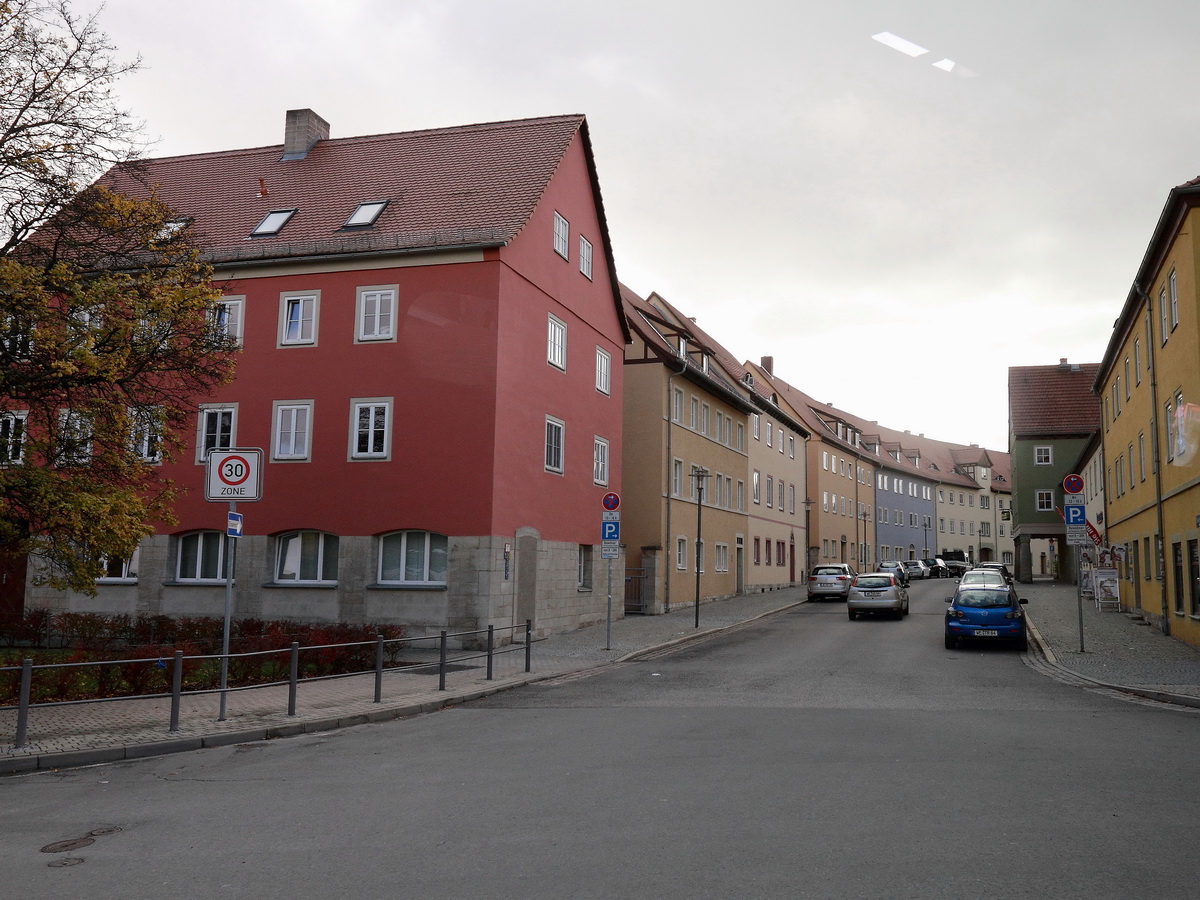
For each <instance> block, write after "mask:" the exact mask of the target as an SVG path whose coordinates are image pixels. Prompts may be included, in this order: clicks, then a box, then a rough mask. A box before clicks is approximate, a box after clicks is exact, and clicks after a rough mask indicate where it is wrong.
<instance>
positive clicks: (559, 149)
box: [103, 115, 615, 292]
mask: <svg viewBox="0 0 1200 900" xmlns="http://www.w3.org/2000/svg"><path fill="white" fill-rule="evenodd" d="M585 127H586V123H585V120H584V117H583V116H581V115H569V116H556V117H549V118H540V119H522V120H519V121H512V122H494V123H490V124H483V125H467V126H461V127H454V128H435V129H429V130H424V131H409V132H400V133H396V134H381V135H372V136H368V137H350V138H325V139H324V140H319V141H317V142H316V144H314V145H313V146H312V148H311V149H310V150H309V151H308V152H307V154H306V155H305V156H304V158H302V159H284V158H283V156H284V147H283V145H282V144H276V145H272V146H268V147H258V148H254V149H249V150H228V151H223V152H219V153H202V154H197V155H192V156H175V157H166V158H162V159H150V160H144V161H141V162H139V163H134V164H129V165H122V166H117V167H115V168H114V169H113V170H111V171H110V172H109V173H108V174H107V175H106V176H105V177H104V179H103V183H105V184H107V185H109V186H110V187H115V188H116V189H118V190H122V191H125V192H127V193H130V194H133V195H135V196H136V195H140V194H142V193H144V192H145V189H146V187H147V186H149V185H154V186H156V187H157V190H158V194H159V197H160V198H161V199H162V200H164V201H165V202H166V203H168V204H169V205H171V206H172V207H174V208H176V209H178V210H179V211H180V212H181V213H182V214H184V215H185V216H187V217H188V218H189V219H191V220H192V222H193V225H192V228H193V235H194V239H195V241H196V243H197V244H199V245H200V246H201V247H202V248H204V250H205V253H206V256H207V257H208V258H210V259H211V260H213V261H215V262H232V261H238V260H255V259H264V260H265V259H282V258H289V257H296V256H313V255H318V254H320V255H326V254H333V253H361V252H372V251H384V250H417V249H433V248H449V247H489V246H501V245H503V244H506V243H507V242H509V241H511V240H512V239H513V237H514V236H515V235H516V234H517V233H518V232H519V231H520V230H521V228H522V227H523V226H524V224H525V223H526V221H528V219H529V216H530V214H531V213H532V212H533V209H534V207H535V206H536V204H537V202H538V200H539V199H540V197H541V196H542V193H543V191H544V190H545V188H546V185H547V184H548V183H549V181H550V178H551V176H552V175H553V174H554V171H555V169H556V168H557V166H558V164H559V162H560V160H561V159H562V156H563V154H564V152H565V151H566V149H567V146H568V145H569V144H570V142H571V141H572V140H573V139H574V137H575V136H576V134H578V133H579V132H580V131H581V130H582V129H585ZM585 139H586V135H585ZM585 149H586V150H587V152H588V156H589V164H590V155H591V154H590V147H587V148H585ZM593 182H594V174H593ZM593 188H594V190H596V192H597V206H598V209H599V197H598V188H597V187H596V186H595V184H593ZM376 200H386V201H388V204H387V207H386V208H385V209H384V210H383V213H382V214H381V215H380V217H379V219H378V220H377V221H376V222H375V224H374V225H373V226H372V227H370V228H368V229H353V228H351V229H346V228H344V227H343V226H344V225H345V223H346V220H347V219H348V218H349V216H350V215H351V213H353V212H354V210H355V209H356V207H357V206H358V205H359V204H360V203H364V202H369V201H376ZM280 209H295V210H296V213H295V215H294V216H292V218H291V219H290V220H289V221H288V223H287V225H286V226H285V227H284V228H283V229H282V230H281V231H280V232H279V233H278V234H277V235H275V236H270V237H257V238H251V237H250V233H251V231H252V230H253V229H254V227H255V226H256V225H257V224H258V223H259V222H260V221H261V220H262V218H263V217H264V216H265V215H266V214H267V213H268V212H271V211H272V210H280ZM601 222H602V223H603V212H602V211H601ZM606 238H607V236H606ZM614 292H615V285H614Z"/></svg>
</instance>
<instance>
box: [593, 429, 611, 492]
mask: <svg viewBox="0 0 1200 900" xmlns="http://www.w3.org/2000/svg"><path fill="white" fill-rule="evenodd" d="M592 481H593V482H594V483H596V484H608V441H606V440H605V439H604V438H602V437H598V438H596V439H595V440H594V441H593V443H592Z"/></svg>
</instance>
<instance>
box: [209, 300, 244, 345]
mask: <svg viewBox="0 0 1200 900" xmlns="http://www.w3.org/2000/svg"><path fill="white" fill-rule="evenodd" d="M245 309H246V298H245V296H239V297H222V298H221V299H220V300H218V301H217V302H216V303H214V304H213V311H212V323H213V328H214V329H215V330H216V332H217V334H220V335H224V336H225V337H227V338H228V339H229V340H230V341H232V342H233V343H234V344H235V345H236V346H238V347H240V346H242V334H243V327H242V321H243V315H244V313H245Z"/></svg>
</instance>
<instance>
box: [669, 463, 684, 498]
mask: <svg viewBox="0 0 1200 900" xmlns="http://www.w3.org/2000/svg"><path fill="white" fill-rule="evenodd" d="M682 493H683V460H682V459H676V460H674V461H673V462H672V463H671V495H672V496H674V497H678V496H680V495H681V494H682Z"/></svg>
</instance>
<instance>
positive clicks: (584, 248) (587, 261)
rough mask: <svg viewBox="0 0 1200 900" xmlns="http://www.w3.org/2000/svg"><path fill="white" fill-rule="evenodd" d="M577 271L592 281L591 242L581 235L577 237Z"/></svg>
mask: <svg viewBox="0 0 1200 900" xmlns="http://www.w3.org/2000/svg"><path fill="white" fill-rule="evenodd" d="M579 271H580V273H582V274H583V276H584V277H585V278H587V279H588V280H589V281H591V279H592V242H591V241H589V240H588V239H587V238H585V237H584V236H583V235H582V234H581V235H580V236H579Z"/></svg>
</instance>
